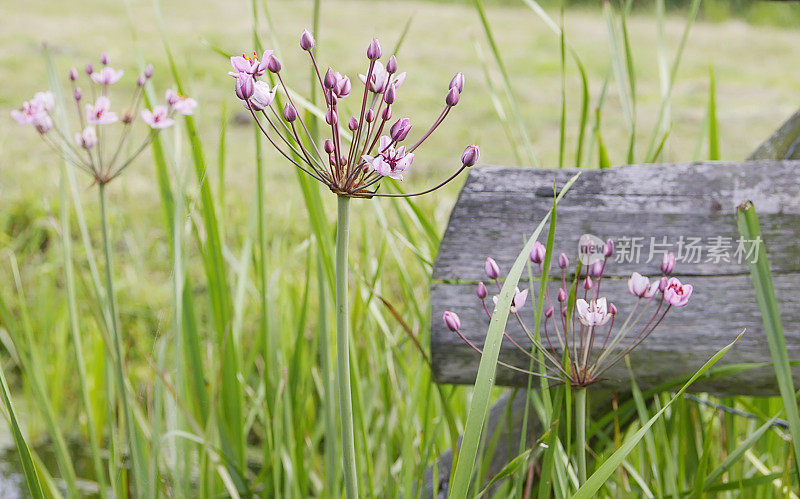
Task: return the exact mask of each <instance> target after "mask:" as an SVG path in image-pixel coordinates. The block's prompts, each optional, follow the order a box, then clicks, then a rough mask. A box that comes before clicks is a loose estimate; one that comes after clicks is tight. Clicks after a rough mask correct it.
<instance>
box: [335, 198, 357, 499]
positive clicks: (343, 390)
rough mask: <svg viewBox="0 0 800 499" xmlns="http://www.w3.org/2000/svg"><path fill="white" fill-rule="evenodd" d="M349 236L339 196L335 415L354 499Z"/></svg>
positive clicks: (346, 205)
mask: <svg viewBox="0 0 800 499" xmlns="http://www.w3.org/2000/svg"><path fill="white" fill-rule="evenodd" d="M349 237H350V198H348V197H344V196H339V200H338V204H337V223H336V355H337V365H336V369H337V374H338V382H339V412H340V415H339V417H340V419H341V427H342V461H343V462H344V485H345V493H346V497H347V498H348V499H353V498H356V497H358V480H357V478H356V449H355V442H354V440H353V401H352V392H351V391H350V347H349V345H348V341H349V336H350V333H349V328H348V310H347V244H348V239H349Z"/></svg>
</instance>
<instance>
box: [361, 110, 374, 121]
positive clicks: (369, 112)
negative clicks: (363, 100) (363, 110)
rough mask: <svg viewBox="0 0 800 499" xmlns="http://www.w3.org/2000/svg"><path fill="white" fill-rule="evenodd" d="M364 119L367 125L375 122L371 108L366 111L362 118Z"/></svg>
mask: <svg viewBox="0 0 800 499" xmlns="http://www.w3.org/2000/svg"><path fill="white" fill-rule="evenodd" d="M364 119H365V120H366V121H367V123H372V122H373V121H375V110H374V109H371V108H370V109H367V114H366V116H364Z"/></svg>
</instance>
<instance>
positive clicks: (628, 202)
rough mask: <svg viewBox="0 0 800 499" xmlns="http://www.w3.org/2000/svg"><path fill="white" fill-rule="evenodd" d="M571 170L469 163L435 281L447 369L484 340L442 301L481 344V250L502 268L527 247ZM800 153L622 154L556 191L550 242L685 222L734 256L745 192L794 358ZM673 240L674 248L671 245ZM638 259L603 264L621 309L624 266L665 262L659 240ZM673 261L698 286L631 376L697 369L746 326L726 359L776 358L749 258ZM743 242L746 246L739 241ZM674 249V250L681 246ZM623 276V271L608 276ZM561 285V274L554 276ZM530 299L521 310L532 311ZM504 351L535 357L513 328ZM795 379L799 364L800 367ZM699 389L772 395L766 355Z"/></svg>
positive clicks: (441, 371) (658, 230) (513, 377)
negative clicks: (653, 161) (447, 322)
mask: <svg viewBox="0 0 800 499" xmlns="http://www.w3.org/2000/svg"><path fill="white" fill-rule="evenodd" d="M572 174H574V172H571V171H543V170H531V169H522V168H513V169H511V168H494V167H483V168H480V167H479V168H475V169H473V170H472V172H471V173H470V177H469V179H468V181H467V184H466V186H465V188H464V190H463V191H462V194H461V196H460V197H459V201H458V203H457V205H456V207H455V209H454V211H453V214H452V216H451V220H450V224H449V226H448V229H447V232H446V234H445V237H444V239H443V241H442V245H441V247H440V252H439V256H438V257H437V260H436V264H435V266H434V279H435V284H434V285H433V287H432V290H431V303H432V314H433V315H432V317H433V320H432V326H431V328H432V329H431V352H432V358H433V363H434V373H435V376H436V379H437V380H438V381H439V382H446V383H472V382H474V378H475V373H476V372H477V368H478V360H479V359H478V354H477V353H475V352H474V351H473V350H471V349H470V348H469V347H468V346H467V345H465V344H464V343H463V342H462V341H461V340H460V339H459V338H458V337H457V336H455V335H454V334H453V333H451V332H450V331H449V330H447V328H446V327H445V326H444V324H442V321H441V320H440V317H441V315H442V313H443V311H444V310H453V311H455V312H457V313H458V314H459V315H460V316H461V320H462V332H464V333H465V335H467V337H469V338H470V339H473V340H475V343H477V344H479V345H481V344H482V343H483V337H484V335H485V333H486V329H487V326H488V319H487V318H486V317H485V313H484V312H483V310H482V308H481V307H480V302H479V301H478V300H477V298H476V297H475V294H474V289H475V288H474V283H475V282H477V281H479V280H485V276H484V274H483V265H482V263H483V260H484V259H485V257H486V256H493V257H494V258H495V259H497V261H498V263H499V264H500V266H501V269H503V270H504V271H507V270H508V269H509V267H510V265H511V263H512V262H513V260H514V258H515V257H516V255H517V254H518V252H519V249H520V248H521V246H522V243H523V237H524V236H525V232H528V233H530V232H531V231H532V230H533V228H534V226H535V224H536V223H537V222H538V221H539V220H540V219H541V218H542V217H543V216H544V214H545V213H546V210H547V209H548V208H549V206H550V204H551V203H552V185H553V181H554V179H555V181H556V182H557V183H558V184H563V182H564V181H565V180H566V179H567V178H568V177H569V176H571V175H572ZM798 190H800V162H798V161H763V162H744V163H721V162H717V163H694V164H690V163H686V164H676V165H646V166H639V165H633V166H625V167H619V168H615V169H611V170H603V171H587V172H585V173H584V174H583V175H582V177H581V179H580V180H579V181H578V182H577V183H576V184H575V185H574V186H573V188H572V190H571V191H570V193H569V194H568V196H567V197H566V198H565V199H564V200H563V201H562V202H561V203H560V204H559V218H558V224H557V231H556V233H557V236H556V251H557V252H558V251H565V252H566V253H567V254H568V255H569V256H570V257H571V258H573V257H574V255H575V254H576V253H577V241H578V238H579V237H580V235H582V234H584V233H592V234H596V235H598V236H600V237H602V238H606V237H611V238H614V239H616V240H618V241H619V240H620V239H621V238H624V237H643V238H645V241H646V245H647V244H649V243H650V237H652V236H654V237H656V240H657V242H661V241H662V238H663V237H666V238H667V241H668V242H673V243H674V242H677V241H678V240H679V238H680V237H681V236H683V237H684V238H687V237H700V238H702V244H703V247H704V248H706V249H707V248H708V247H710V243H709V240H708V238H716V237H722V238H730V241H731V248H730V249H729V257H733V256H734V255H733V253H734V250H735V248H736V240H737V239H738V231H737V229H736V218H735V207H736V205H737V204H738V203H740V202H742V201H744V200H746V199H751V200H753V201H754V203H755V205H756V208H757V210H758V212H759V218H760V220H761V224H762V228H763V233H764V240H765V243H766V245H767V250H768V254H769V258H770V263H771V267H772V269H773V272H774V273H775V276H774V278H775V286H776V292H777V295H778V297H779V300H780V305H781V312H782V316H783V322H784V325H785V327H786V337H787V343H788V345H789V350H790V351H789V354H790V357H791V358H800V328H798V326H797V324H800V306H798V305H797V300H798V298H800V245H798V237H800V195H799V194H800V193H798ZM669 249H671V250H673V251H676V250H677V249H678V248H677V247H676V246H673V247H671V248H669ZM642 256H643V257H642V258H641V259H640V261H639V262H638V263H636V262H627V261H626V262H620V263H617V262H611V263H609V267H608V268H607V272H606V275H607V276H609V277H612V278H608V277H606V278H604V280H603V293H602V294H603V295H604V296H608V297H609V299H610V300H611V301H614V302H615V303H616V304H617V307H618V308H619V309H620V317H625V316H626V312H627V311H629V310H630V309H631V307H632V306H633V297H632V296H631V295H630V294H629V293H628V292H627V289H626V280H625V279H626V278H627V276H628V275H630V273H631V272H632V271H639V272H642V273H646V272H647V271H648V270H650V271H651V273H652V274H656V273H657V272H658V263H659V262H660V254H655V255H654V256H653V261H651V262H650V263H649V264H647V263H645V261H646V260H647V257H648V256H649V255H648V254H647V253H646V252H645V254H643V255H642ZM707 256H708V255H706V254H704V255H702V257H701V259H700V261H698V262H679V264H678V266H677V268H676V272H675V274H676V275H678V276H679V277H681V278H682V279H683V280H684V281H689V282H691V283H692V284H693V285H694V286H695V291H694V294H693V297H692V302H691V304H690V305H689V306H687V307H685V308H684V309H678V310H673V311H671V312H670V314H669V315H668V316H667V318H666V320H665V321H664V322H663V323H662V325H661V326H660V327H659V328H658V330H657V331H656V332H655V333H654V334H653V335H652V336H650V337H649V338H648V339H647V341H645V342H644V343H643V344H642V345H641V346H640V347H639V348H638V349H637V350H635V351H634V352H633V354H632V355H631V359H632V362H633V365H634V369H635V371H636V372H637V379H638V381H639V382H640V384H641V385H642V386H643V387H645V388H647V387H651V386H654V385H656V384H658V383H660V382H663V381H665V380H667V379H671V378H675V377H677V376H681V375H685V374H690V373H692V372H694V371H696V370H697V368H699V367H700V366H701V365H702V364H703V363H704V362H705V361H706V360H707V359H708V358H709V357H710V356H711V355H713V354H714V353H715V352H716V351H717V350H718V349H720V348H722V347H723V346H724V345H726V344H727V343H729V342H730V341H731V340H732V339H733V338H734V337H735V336H736V335H737V334H738V333H739V332H740V331H741V330H742V329H744V328H747V333H746V334H745V336H744V337H743V338H742V339H741V340H740V341H739V343H738V344H737V345H736V346H735V347H734V348H733V349H732V350H731V351H730V352H729V353H728V354H727V355H726V356H725V358H724V360H723V362H725V363H740V362H768V361H769V360H770V356H769V352H768V349H767V347H766V343H765V341H764V336H763V328H762V323H761V317H760V313H759V309H758V305H757V303H756V300H755V295H754V293H753V291H752V285H751V282H750V277H749V274H748V271H747V267H746V263H745V261H744V259H742V261H741V263H738V262H737V261H736V260H735V258H734V259H733V261H730V262H724V261H719V262H714V261H713V259H712V260H710V261H709V260H707ZM743 256H744V255H743ZM679 257H680V255H679ZM614 277H616V278H614ZM553 289H555V285H554V288H553ZM533 301H534V300H533V299H529V301H528V305H527V308H526V309H525V312H524V314H525V315H526V316H527V317H528V321H529V323H530V321H531V320H532V315H533V314H532V302H533ZM508 332H509V334H511V335H512V337H514V338H515V339H516V340H517V341H518V342H519V343H520V344H522V345H525V346H527V345H529V343H528V340H527V337H526V336H525V334H524V332H523V331H522V330H521V329H520V328H519V326H518V325H516V324H514V323H513V321H511V322H509V329H508ZM501 359H502V360H504V361H505V362H508V363H511V364H514V365H518V366H521V367H527V366H528V359H527V357H525V356H524V355H523V354H522V353H520V352H518V351H517V350H516V349H515V348H514V347H513V345H511V343H510V342H506V343H504V345H503V349H502V351H501ZM795 376H796V378H797V380H798V382H800V368H798V370H797V371H795ZM606 377H607V380H606V381H604V382H603V384H604V385H605V386H606V387H607V388H619V387H621V386H625V385H626V384H627V381H626V380H627V373H626V372H625V369H624V367H623V366H622V365H621V364H619V365H617V366H616V367H615V368H612V370H610V371H609V372H608V373H607V374H606ZM525 380H526V378H525V376H524V375H520V374H519V373H516V372H514V371H511V370H509V369H506V368H503V367H498V373H497V382H498V383H499V384H506V385H519V384H523V383H524V382H525ZM694 388H695V389H696V390H702V391H709V392H713V393H719V394H726V393H739V394H753V395H766V394H771V393H774V392H775V383H774V373H773V372H772V369H771V368H769V367H767V368H762V369H758V370H754V371H748V372H747V373H745V374H741V375H738V376H732V377H727V378H725V379H724V380H722V379H708V380H701V381H699V382H698V383H697V384H696V385H695V387H694Z"/></svg>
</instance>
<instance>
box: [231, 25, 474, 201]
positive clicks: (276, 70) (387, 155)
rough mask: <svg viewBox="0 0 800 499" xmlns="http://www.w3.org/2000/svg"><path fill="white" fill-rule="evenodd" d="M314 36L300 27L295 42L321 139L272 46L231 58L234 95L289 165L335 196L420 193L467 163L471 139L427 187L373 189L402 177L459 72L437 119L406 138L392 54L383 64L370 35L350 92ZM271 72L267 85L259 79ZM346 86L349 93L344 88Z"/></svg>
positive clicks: (460, 79) (456, 91) (448, 104)
mask: <svg viewBox="0 0 800 499" xmlns="http://www.w3.org/2000/svg"><path fill="white" fill-rule="evenodd" d="M315 44H316V42H315V40H314V37H313V36H312V35H311V33H309V32H308V31H307V30H306V31H303V33H302V35H301V36H300V48H301V49H302V50H304V51H306V52H307V53H308V55H309V59H310V64H311V66H312V68H313V70H314V72H315V74H316V76H317V81H318V82H319V89H320V91H321V92H322V97H323V102H324V103H325V113H324V119H325V123H326V124H327V126H325V127H324V128H325V130H326V132H325V133H326V134H328V138H326V139H324V141H323V142H322V143H321V144H318V143H316V142H315V139H314V137H313V136H312V135H311V133H310V132H309V128H308V125H307V124H306V123H305V121H304V120H303V116H302V113H301V112H300V109H299V108H298V106H297V105H296V103H295V99H296V98H293V94H292V92H290V90H289V87H288V86H287V85H286V82H285V81H284V79H283V76H282V73H281V69H282V65H281V63H280V61H279V60H278V59H277V57H276V55H275V52H274V51H272V50H266V51H264V52H263V53H262V54H261V55H260V56H259V55H258V54H257V53H255V52H254V53H253V54H251V55H246V54H242V55H241V56H235V57H231V66H232V67H233V71H230V72H228V74H229V75H231V76H232V77H233V78H234V79H235V83H234V90H235V92H236V96H237V97H239V99H241V100H242V103H243V105H244V107H245V109H247V110H248V111H250V113H251V115H252V116H253V119H254V120H255V121H256V124H257V125H258V127H259V128H260V129H261V131H262V132H263V134H264V135H265V136H266V138H267V140H269V142H270V143H271V144H272V145H273V146H274V147H275V149H277V150H278V152H280V154H281V155H283V157H284V158H286V159H287V160H288V161H289V162H290V163H292V164H293V165H294V166H296V167H297V168H299V169H300V170H302V171H303V172H305V173H306V174H308V175H309V176H311V177H313V178H314V179H316V180H318V181H319V182H322V183H323V184H325V185H326V186H327V187H328V188H329V189H330V190H331V191H332V192H334V193H335V194H338V195H339V196H345V197H361V198H371V197H375V196H417V195H420V194H426V193H428V192H431V191H433V190H436V189H438V188H439V187H441V186H443V185H445V184H446V183H448V182H450V181H451V180H453V179H454V178H455V177H456V176H458V174H459V173H461V172H462V171H463V170H464V169H465V168H468V167H470V166H472V165H474V164H475V163H476V162H477V160H478V157H479V155H480V149H479V148H478V146H476V145H471V146H468V147H467V148H466V149H465V151H464V154H463V155H462V158H461V168H459V169H458V170H456V171H455V173H453V175H451V176H450V177H449V178H448V179H446V180H445V181H443V182H441V183H440V184H438V185H436V186H435V187H433V188H430V189H427V190H424V191H422V192H417V193H413V194H386V193H378V192H377V190H378V188H379V186H380V182H381V180H383V179H384V178H386V177H388V178H391V179H394V180H403V178H404V177H405V175H406V174H407V172H408V171H409V169H410V168H411V166H412V165H413V163H414V159H415V151H416V150H417V149H418V148H419V147H420V146H421V145H422V143H423V142H425V140H426V139H427V138H428V137H430V135H431V134H432V133H433V132H434V130H436V128H437V127H438V126H439V125H440V124H441V123H442V122H443V121H444V119H445V118H446V117H447V115H448V114H449V113H450V110H451V109H452V108H453V107H454V106H455V105H456V104H457V103H458V100H459V96H460V94H461V92H462V91H463V90H464V75H463V74H461V73H458V74H457V75H456V76H455V77H453V79H452V81H451V82H450V85H449V87H448V89H447V92H446V95H445V98H444V99H443V101H444V107H443V109H442V111H441V113H439V116H438V118H436V120H434V122H433V124H432V125H431V126H430V127H429V128H428V129H427V131H426V132H425V133H423V134H422V135H421V136H420V138H419V139H418V140H416V141H415V142H413V143H410V144H406V142H405V141H406V138H407V137H408V135H409V133H410V131H411V129H412V123H411V120H410V119H409V118H408V117H400V118H398V119H394V118H393V114H394V106H395V104H396V102H397V100H398V93H399V88H400V86H401V85H402V84H403V81H405V78H406V73H398V72H397V71H398V68H397V58H396V57H395V56H394V55H392V56H390V57H389V58H388V60H386V63H385V65H384V63H383V62H381V57H382V56H383V51H382V48H381V44H380V42H379V41H378V40H377V39H372V41H371V42H370V44H369V46H368V47H367V50H366V56H367V57H366V58H367V61H368V66H367V69H366V72H365V74H359V79H360V80H361V82H362V83H363V85H364V86H363V89H360V90H359V91H357V92H354V88H353V83H352V80H351V79H350V77H348V76H346V75H343V74H341V73H339V72H338V71H335V70H334V69H333V68H330V67H329V68H328V69H327V70H324V71H323V70H321V69H320V66H319V65H318V63H317V60H316V58H315V57H314V47H315ZM268 72H269V73H271V76H270V80H271V81H272V82H275V85H274V86H273V85H270V83H267V82H266V81H264V80H262V79H261V78H262V77H264V76H265V75H266V74H267V73H268ZM278 87H280V89H281V90H282V91H283V94H284V96H285V99H286V101H287V102H286V105H285V107H284V108H283V109H282V110H281V109H279V108H278V104H277V102H276V92H277V90H278ZM351 92H352V93H351ZM353 94H358V97H357V98H358V101H357V102H356V107H355V108H354V109H356V110H357V111H356V112H355V113H354V114H353V115H350V116H348V113H347V112H346V110H347V109H350V107H349V106H346V105H345V102H344V99H346V98H348V97H350V96H351V95H353Z"/></svg>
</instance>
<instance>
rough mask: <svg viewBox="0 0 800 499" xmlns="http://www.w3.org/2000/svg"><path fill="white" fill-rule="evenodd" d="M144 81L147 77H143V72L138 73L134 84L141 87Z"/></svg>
mask: <svg viewBox="0 0 800 499" xmlns="http://www.w3.org/2000/svg"><path fill="white" fill-rule="evenodd" d="M145 81H147V78H145V77H144V74H140V75H139V78H137V79H136V85H138V86H140V87H141V86H142V85H144V82H145Z"/></svg>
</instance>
